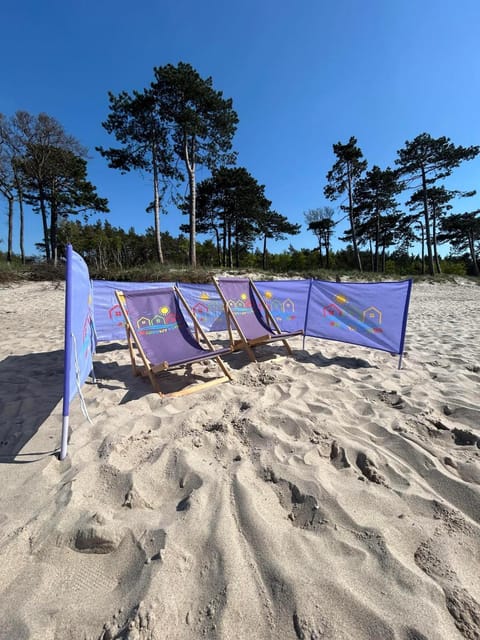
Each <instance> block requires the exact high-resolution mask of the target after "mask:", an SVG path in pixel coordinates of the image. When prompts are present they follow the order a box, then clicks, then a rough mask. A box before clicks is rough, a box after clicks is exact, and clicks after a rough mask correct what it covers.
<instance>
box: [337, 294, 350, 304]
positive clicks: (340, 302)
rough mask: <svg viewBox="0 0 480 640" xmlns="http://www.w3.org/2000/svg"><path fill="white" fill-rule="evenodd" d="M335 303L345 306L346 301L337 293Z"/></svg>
mask: <svg viewBox="0 0 480 640" xmlns="http://www.w3.org/2000/svg"><path fill="white" fill-rule="evenodd" d="M335 302H338V304H345V303H346V302H348V300H347V298H346V297H345V296H342V294H341V293H337V295H336V296H335Z"/></svg>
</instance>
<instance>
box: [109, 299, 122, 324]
mask: <svg viewBox="0 0 480 640" xmlns="http://www.w3.org/2000/svg"><path fill="white" fill-rule="evenodd" d="M108 317H109V318H110V320H111V321H112V322H114V323H115V324H116V325H118V326H122V324H123V321H122V317H123V316H122V310H121V309H120V305H119V304H116V305H114V306H113V307H110V309H109V310H108Z"/></svg>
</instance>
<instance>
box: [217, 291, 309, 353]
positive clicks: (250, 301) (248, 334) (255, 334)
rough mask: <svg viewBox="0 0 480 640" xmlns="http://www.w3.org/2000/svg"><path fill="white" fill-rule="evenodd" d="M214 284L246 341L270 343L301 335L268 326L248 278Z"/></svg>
mask: <svg viewBox="0 0 480 640" xmlns="http://www.w3.org/2000/svg"><path fill="white" fill-rule="evenodd" d="M216 282H217V285H218V288H219V290H220V291H221V293H222V294H223V297H224V299H225V303H226V304H227V306H228V307H229V309H230V311H231V313H232V315H233V316H234V317H235V319H236V321H237V323H238V326H239V327H240V329H241V330H242V333H243V335H244V336H245V338H246V339H247V340H248V341H252V342H253V341H255V340H258V339H259V338H265V340H266V341H268V342H272V341H274V340H285V338H289V337H291V336H296V335H301V334H302V333H303V331H302V330H301V329H299V330H297V331H278V330H277V329H276V327H274V326H272V325H269V324H268V322H267V318H266V316H265V312H264V311H263V313H262V310H261V308H260V306H259V304H258V302H257V296H256V295H255V293H254V290H253V287H252V282H251V280H250V279H249V278H218V279H217V280H216Z"/></svg>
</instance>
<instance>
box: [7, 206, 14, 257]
mask: <svg viewBox="0 0 480 640" xmlns="http://www.w3.org/2000/svg"><path fill="white" fill-rule="evenodd" d="M7 198H8V240H7V243H8V244H7V260H8V262H11V261H12V257H13V196H11V195H8V196H7Z"/></svg>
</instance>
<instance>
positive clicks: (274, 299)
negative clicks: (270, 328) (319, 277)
mask: <svg viewBox="0 0 480 640" xmlns="http://www.w3.org/2000/svg"><path fill="white" fill-rule="evenodd" d="M310 282H311V281H310V280H272V281H268V282H267V281H264V280H262V281H259V282H255V286H256V287H257V289H258V291H259V292H260V294H261V296H262V298H263V300H264V302H265V305H266V306H267V308H268V309H269V311H270V312H271V314H272V315H273V317H274V318H275V320H276V322H277V323H278V326H279V327H280V329H281V330H282V331H289V332H290V331H298V330H299V329H301V330H302V331H303V329H304V327H305V318H306V313H307V304H308V292H309V289H310Z"/></svg>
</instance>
